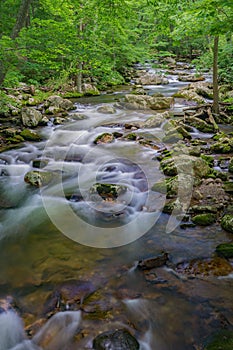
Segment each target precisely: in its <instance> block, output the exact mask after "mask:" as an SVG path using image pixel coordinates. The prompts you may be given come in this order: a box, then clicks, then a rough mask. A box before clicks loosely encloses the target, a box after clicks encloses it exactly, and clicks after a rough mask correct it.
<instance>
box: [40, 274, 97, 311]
mask: <svg viewBox="0 0 233 350" xmlns="http://www.w3.org/2000/svg"><path fill="white" fill-rule="evenodd" d="M95 291H96V287H95V286H94V285H93V284H92V283H91V282H88V281H80V280H68V281H66V282H64V283H61V284H60V285H58V286H57V288H56V290H55V291H54V292H53V293H52V294H51V295H50V296H49V297H48V299H47V301H46V302H45V305H44V308H43V313H44V314H47V315H48V314H49V315H50V314H53V313H54V312H56V311H64V310H67V308H69V310H78V309H80V305H82V303H83V301H84V300H85V299H86V298H87V297H89V296H90V295H91V294H92V293H94V292H95Z"/></svg>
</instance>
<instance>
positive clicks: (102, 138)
mask: <svg viewBox="0 0 233 350" xmlns="http://www.w3.org/2000/svg"><path fill="white" fill-rule="evenodd" d="M113 141H114V135H113V134H111V133H109V132H105V133H103V134H101V135H98V136H97V137H96V138H95V140H94V144H95V145H99V144H103V143H111V142H113Z"/></svg>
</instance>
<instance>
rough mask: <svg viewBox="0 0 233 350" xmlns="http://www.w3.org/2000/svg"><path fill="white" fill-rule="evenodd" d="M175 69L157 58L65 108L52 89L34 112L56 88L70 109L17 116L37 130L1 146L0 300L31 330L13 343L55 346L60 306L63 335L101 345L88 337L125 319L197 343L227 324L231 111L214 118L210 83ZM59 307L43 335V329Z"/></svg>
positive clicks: (133, 327) (168, 343) (149, 335)
mask: <svg viewBox="0 0 233 350" xmlns="http://www.w3.org/2000/svg"><path fill="white" fill-rule="evenodd" d="M181 71H183V73H182V74H175V72H174V71H173V74H170V75H169V74H168V75H166V76H165V77H164V76H163V75H160V79H161V80H160V82H159V81H158V74H157V72H154V71H153V72H151V71H150V69H149V70H147V71H145V70H142V69H140V70H137V72H136V74H135V73H134V74H135V75H134V77H133V76H132V80H134V79H135V84H134V86H129V87H127V88H126V89H125V90H128V91H124V92H123V94H121V93H118V92H116V93H114V94H110V95H108V94H104V95H100V96H96V97H90V98H82V99H78V100H77V101H76V103H75V108H74V109H73V110H72V109H71V108H73V103H72V106H71V104H70V103H68V102H67V101H66V100H64V99H63V98H61V97H59V98H58V97H53V98H51V97H49V98H47V100H46V101H47V102H46V103H45V104H44V105H43V106H40V107H39V108H40V109H41V110H38V109H37V108H36V111H37V112H40V113H41V112H42V113H41V115H42V117H41V116H40V118H39V120H40V121H42V119H43V118H44V111H46V109H49V108H50V111H53V112H54V107H56V108H57V107H59V105H58V106H55V105H54V103H55V102H54V101H56V102H59V103H60V104H61V103H64V105H65V106H66V108H67V110H68V111H67V110H66V109H65V108H63V109H64V110H65V111H63V112H61V111H59V112H58V114H51V116H50V115H49V114H47V115H46V116H47V118H48V120H47V121H46V123H47V124H46V125H45V126H40V125H39V124H40V121H39V122H38V124H37V125H32V123H33V121H35V120H36V118H34V117H35V116H34V117H32V118H31V114H30V113H29V114H28V113H27V116H29V117H28V119H27V122H26V123H31V124H30V125H29V124H28V125H24V124H25V120H26V119H25V118H23V115H22V114H20V117H17V118H16V119H17V120H20V124H19V125H18V126H17V125H16V130H21V129H29V130H30V132H32V133H33V134H34V133H36V134H38V136H39V138H40V139H39V140H37V142H35V143H32V142H31V141H32V139H31V140H30V141H28V142H27V143H26V144H23V147H22V146H21V142H22V141H23V140H22V139H21V141H20V142H19V146H20V147H19V148H17V149H14V150H9V151H7V152H4V153H2V154H1V155H0V159H1V174H2V176H1V180H2V181H1V186H2V196H1V198H2V199H1V212H0V215H1V222H2V227H1V238H2V240H1V246H2V247H1V250H2V255H1V258H0V259H1V266H2V276H1V297H2V298H3V300H5V304H7V302H6V296H7V295H11V299H10V301H8V306H6V307H5V308H6V309H9V308H13V309H16V310H18V313H19V315H20V316H21V317H22V318H23V320H24V322H25V329H26V332H27V335H28V336H29V338H31V339H32V341H31V342H30V344H29V343H28V344H27V345H25V341H24V337H20V339H17V340H15V344H18V343H20V342H24V345H23V346H28V348H29V349H34V348H35V347H36V346H37V347H38V346H39V347H40V348H43V349H54V350H55V349H56V350H58V349H60V348H61V349H64V339H65V342H66V340H67V338H64V335H63V334H62V333H59V330H58V329H59V328H57V327H58V325H59V324H60V325H61V329H62V327H64V323H63V322H66V321H65V320H64V319H63V320H62V321H61V323H59V321H58V318H59V317H60V316H61V319H62V316H64V317H65V316H66V315H65V313H64V311H65V310H69V311H70V312H74V314H71V315H70V316H69V317H70V319H69V322H70V324H71V325H72V323H74V324H75V331H74V332H73V330H72V329H70V331H69V332H68V335H69V340H70V341H71V340H72V339H73V336H74V335H75V341H74V340H72V341H71V343H70V344H69V345H68V344H67V346H66V347H67V349H76V348H77V346H78V347H79V349H81V348H83V349H92V348H93V346H95V347H94V348H95V349H97V350H98V349H102V348H103V349H105V347H102V348H101V347H100V346H101V345H98V344H97V343H98V341H96V342H94V343H93V339H94V338H95V337H96V336H97V335H98V334H99V333H101V332H104V331H114V330H116V329H122V328H124V329H127V330H128V331H130V333H131V334H132V335H133V336H135V337H136V338H137V339H138V342H139V343H136V342H134V341H133V340H132V344H133V345H131V346H134V348H135V349H137V348H138V346H140V347H141V349H156V348H158V349H160V350H161V349H162V350H168V349H177V348H179V349H181V350H186V349H187V350H188V349H189V350H190V349H203V348H204V347H205V344H206V343H207V342H208V339H209V336H211V335H212V334H214V333H215V332H217V331H219V330H221V329H226V328H227V329H229V330H230V329H231V326H232V324H233V321H232V313H231V309H232V295H231V294H232V293H231V284H232V271H233V270H232V175H231V174H232V147H233V146H232V135H231V132H232V130H231V124H230V123H231V120H230V119H229V120H228V117H226V120H227V121H225V122H228V124H227V126H226V125H225V124H224V125H223V124H219V123H218V121H217V123H216V121H215V120H214V122H213V120H212V119H211V117H210V115H209V114H208V109H209V103H210V97H211V96H210V95H208V98H207V100H206V97H203V96H202V95H203V91H205V94H206V93H207V91H208V93H210V90H211V83H210V82H209V81H208V80H207V82H205V83H204V84H203V85H202V84H201V83H200V82H196V83H192V84H191V87H190V85H189V82H184V81H181V80H184V78H180V77H184V76H187V79H191V77H192V79H196V78H197V77H196V74H193V72H191V77H190V67H189V68H188V74H184V73H185V69H184V67H182V69H181ZM155 73H156V74H155ZM180 73H181V72H180ZM147 76H149V77H148V79H150V80H147V81H145V80H144V81H141V80H140V79H142V78H143V79H145V77H147ZM155 77H156V78H155ZM152 78H153V79H154V80H153V79H152ZM136 79H139V80H136ZM155 79H157V80H155ZM166 79H167V80H166ZM158 82H159V85H157V83H158ZM142 83H146V84H142ZM167 83H169V84H167ZM193 84H194V85H193ZM195 84H196V85H195ZM138 85H140V86H138ZM194 86H195V88H194ZM180 87H182V88H183V89H182V90H180V91H179V93H178V94H179V97H175V96H172V95H174V92H175V93H176V94H177V90H178V89H179V88H180ZM194 90H195V91H194ZM161 91H162V92H163V96H162V95H161ZM190 91H191V97H190V98H191V100H190V99H189V98H188V97H187V96H188V94H190ZM200 91H202V93H200ZM126 92H127V93H126ZM197 92H199V93H197ZM194 94H197V95H198V98H199V103H201V104H202V105H205V106H204V107H201V108H200V109H199V111H198V109H197V108H199V107H197V101H193V96H194ZM124 96H125V97H124ZM102 99H104V101H105V102H104V103H103V100H102ZM203 99H204V100H203ZM69 102H70V101H69ZM64 105H63V106H64ZM51 107H52V108H51ZM24 108H26V109H27V108H29V109H30V111H31V108H32V107H24ZM59 108H60V107H59ZM223 108H224V109H225V108H228V105H224V106H223ZM34 109H35V108H34ZM69 109H71V112H69ZM24 112H25V110H24ZM59 113H66V116H64V115H59ZM222 113H224V114H225V113H226V110H224V111H222ZM37 116H38V114H37ZM227 116H228V114H227ZM230 117H231V114H230V113H229V118H230ZM55 118H61V119H60V122H61V124H62V123H64V125H61V126H58V124H59V123H57V125H55V124H56V123H54V121H55V120H56V119H55ZM23 120H24V124H22V123H23ZM211 120H212V121H211ZM57 121H59V119H57ZM216 124H217V126H216ZM11 127H12V124H9V125H7V128H8V129H9V128H11ZM217 128H218V129H217ZM4 130H7V129H4ZM22 131H23V130H21V131H20V133H22ZM223 131H224V132H223ZM4 132H5V131H4ZM14 135H19V134H18V131H17V132H15V134H14ZM20 136H21V135H20ZM22 137H23V136H22ZM25 140H26V138H25ZM28 140H29V139H28ZM51 174H52V176H51ZM32 175H33V176H32ZM47 175H48V176H47ZM77 178H78V180H77ZM25 179H26V181H27V183H25ZM99 183H100V184H102V185H104V186H102V187H100V186H99V185H98V184H99ZM59 184H62V188H61V186H60V185H59ZM106 184H108V185H111V187H110V190H109V187H107V188H108V190H106ZM97 185H98V186H97ZM112 185H114V186H112ZM38 187H39V188H38ZM96 198H97V199H96ZM67 207H68V208H72V213H71V214H70V212H69V211H68V209H67ZM77 216H78V217H81V219H82V222H80V221H78V222H77V221H76V218H77ZM83 222H85V224H84V225H83ZM132 223H133V225H132ZM140 223H142V225H141V226H140ZM220 224H221V225H220ZM90 226H91V227H94V235H93V232H90ZM221 226H222V227H221ZM138 227H139V229H138ZM222 228H223V229H224V230H223V229H222ZM102 229H103V231H102ZM113 229H114V230H115V231H112V232H114V233H113V234H110V235H107V234H106V232H107V233H108V232H109V231H111V230H113ZM61 232H63V233H64V235H62V234H61ZM122 232H123V234H122ZM121 234H122V236H121ZM106 235H107V236H106ZM116 235H117V238H116ZM66 236H68V237H69V238H71V239H72V240H69V239H67V238H66ZM95 236H97V238H96V237H95ZM73 240H74V241H76V242H78V243H76V242H73ZM130 242H131V243H130ZM79 243H82V244H84V245H82V244H81V245H80V244H79ZM127 243H130V244H127ZM104 247H105V248H108V249H103V248H104ZM113 247H115V248H113ZM219 295H221V299H220V298H219ZM80 310H81V314H82V316H81V314H80ZM61 313H63V314H61ZM77 313H78V314H77ZM56 314H57V315H58V316H57V319H56V318H55V319H54V318H53V317H52V318H51V321H52V320H54V324H52V325H51V323H50V325H49V324H48V329H50V331H49V332H50V336H49V337H48V335H47V333H46V332H47V331H46V330H45V328H42V330H41V332H42V333H40V329H41V327H42V325H44V324H46V320H47V319H49V318H50V317H51V316H53V315H56ZM80 317H81V318H80ZM80 322H81V326H80ZM11 327H12V326H11ZM18 327H19V328H20V327H21V326H19V325H18ZM54 327H55V328H54ZM59 327H60V326H59ZM71 328H72V327H71ZM78 328H79V329H78ZM77 329H78V330H77ZM39 333H40V337H39V336H37V335H38V334H39ZM125 336H126V338H127V337H128V335H127V334H126V335H125V334H123V335H122V334H120V335H119V334H118V335H117V336H116V335H111V336H110V338H111V339H113V338H114V337H116V339H117V341H116V342H118V343H119V341H120V340H119V338H118V337H120V338H121V337H123V339H125V338H124V337H125ZM112 337H113V338H112ZM56 338H58V339H59V340H60V345H59V344H58V343H56V342H55V339H56ZM114 339H115V338H114ZM121 339H122V338H121ZM127 339H128V338H127ZM127 341H129V342H130V341H131V340H129V339H128V340H125V342H126V343H127ZM67 342H68V341H67ZM123 342H124V340H123ZM96 344H97V345H96ZM137 344H139V345H137ZM12 346H13V345H10V346H8V348H11V347H12ZM18 346H20V345H18ZM122 346H123V345H122ZM122 348H123V347H122ZM128 348H129V347H125V349H128ZM17 349H18V347H17ZM19 349H20V348H19ZM130 349H131V348H130Z"/></svg>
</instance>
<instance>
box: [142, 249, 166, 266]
mask: <svg viewBox="0 0 233 350" xmlns="http://www.w3.org/2000/svg"><path fill="white" fill-rule="evenodd" d="M167 261H168V254H167V253H166V252H162V253H160V254H158V255H157V256H154V257H151V258H147V259H143V260H140V261H139V262H138V265H137V268H138V269H140V270H150V269H154V268H155V267H160V266H163V265H165V264H166V262H167Z"/></svg>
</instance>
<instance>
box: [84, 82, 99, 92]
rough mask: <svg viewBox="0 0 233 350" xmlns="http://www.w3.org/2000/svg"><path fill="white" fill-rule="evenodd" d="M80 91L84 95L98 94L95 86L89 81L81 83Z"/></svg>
mask: <svg viewBox="0 0 233 350" xmlns="http://www.w3.org/2000/svg"><path fill="white" fill-rule="evenodd" d="M82 91H83V93H84V94H85V95H100V92H99V90H98V89H97V87H96V86H95V85H93V84H90V83H84V84H83V85H82Z"/></svg>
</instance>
